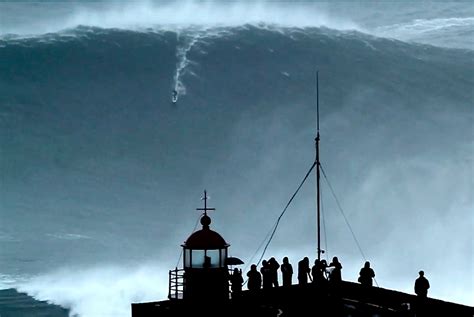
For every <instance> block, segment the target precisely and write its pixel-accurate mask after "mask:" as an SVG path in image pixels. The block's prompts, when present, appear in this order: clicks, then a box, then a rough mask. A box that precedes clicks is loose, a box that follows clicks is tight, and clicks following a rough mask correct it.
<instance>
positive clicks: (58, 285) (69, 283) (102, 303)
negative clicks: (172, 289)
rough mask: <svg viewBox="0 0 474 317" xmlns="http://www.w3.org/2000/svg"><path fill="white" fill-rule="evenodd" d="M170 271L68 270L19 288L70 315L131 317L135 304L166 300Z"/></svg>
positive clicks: (151, 266)
mask: <svg viewBox="0 0 474 317" xmlns="http://www.w3.org/2000/svg"><path fill="white" fill-rule="evenodd" d="M167 280H168V278H167V271H166V270H162V269H161V268H160V267H159V266H158V265H155V264H148V265H142V266H140V267H136V268H134V267H120V266H106V267H96V268H88V269H78V268H68V269H63V270H60V271H56V272H53V273H50V274H44V275H40V276H37V277H34V278H31V279H29V280H28V281H23V282H21V283H19V285H18V286H17V289H18V290H19V291H20V292H25V293H27V294H28V295H30V296H32V297H34V298H36V299H38V300H44V301H48V302H50V303H52V304H56V305H60V306H62V307H65V308H68V309H70V316H79V317H98V316H100V317H108V316H110V317H112V316H113V317H129V316H130V305H131V303H133V302H146V301H156V300H162V299H165V298H166V295H167V287H168V285H167Z"/></svg>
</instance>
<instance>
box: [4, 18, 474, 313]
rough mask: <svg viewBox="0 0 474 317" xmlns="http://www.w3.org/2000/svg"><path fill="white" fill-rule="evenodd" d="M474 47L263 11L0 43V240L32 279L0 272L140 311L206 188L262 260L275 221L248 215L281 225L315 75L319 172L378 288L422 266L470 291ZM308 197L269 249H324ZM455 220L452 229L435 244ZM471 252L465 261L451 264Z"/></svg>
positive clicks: (445, 294) (438, 280)
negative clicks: (197, 24)
mask: <svg viewBox="0 0 474 317" xmlns="http://www.w3.org/2000/svg"><path fill="white" fill-rule="evenodd" d="M473 57H474V52H473V51H470V50H461V49H446V48H438V47H433V46H429V45H423V44H415V43H405V42H401V41H397V40H392V39H385V38H379V37H374V36H371V35H367V34H363V33H360V32H357V31H337V30H332V29H328V28H324V27H322V28H295V27H278V28H275V27H274V26H271V25H270V26H269V25H265V24H264V25H260V26H255V25H246V26H243V27H218V28H210V29H209V28H183V29H181V30H180V31H179V32H176V31H170V30H162V31H160V30H154V29H150V30H141V31H130V30H117V29H103V28H95V27H85V26H82V27H78V28H74V29H71V30H69V31H68V32H66V33H53V34H48V35H44V36H40V37H35V38H25V39H19V38H16V37H12V38H9V39H5V38H4V39H3V40H0V60H1V61H2V62H1V63H0V122H1V124H0V130H1V133H0V142H1V147H0V148H1V150H2V164H1V165H0V172H1V174H2V182H3V184H4V185H5V186H4V188H3V189H2V200H3V202H2V204H3V205H2V208H1V213H2V219H3V220H4V221H3V222H2V224H1V227H0V229H1V234H2V236H5V237H11V239H4V240H3V241H0V243H1V244H2V246H1V247H2V249H3V250H6V251H5V252H6V253H5V254H10V255H11V254H14V255H15V257H1V262H0V263H2V267H6V268H8V267H11V268H13V267H15V268H20V269H22V270H24V271H33V272H34V274H32V275H34V276H36V277H32V278H29V279H28V280H26V281H13V280H11V278H12V277H13V276H15V275H14V271H15V270H14V269H11V270H10V271H11V272H2V273H4V274H5V280H7V279H10V280H8V281H9V282H8V283H7V284H8V287H11V286H12V285H14V286H15V287H16V288H17V289H18V290H19V291H24V292H27V293H28V294H30V295H32V296H34V297H35V298H37V299H39V300H48V301H50V302H51V303H55V304H58V305H61V306H63V307H66V308H69V309H70V310H71V314H78V315H79V316H81V317H91V316H128V313H129V311H128V310H127V308H128V307H129V304H130V303H131V302H132V301H135V300H137V301H141V300H151V299H159V298H163V297H164V296H165V295H166V289H164V288H163V286H165V287H166V283H167V280H166V277H167V274H166V271H167V269H171V268H173V265H174V264H172V263H171V262H172V261H174V260H175V258H174V257H173V258H172V259H171V261H170V260H169V258H170V254H172V255H173V256H174V255H175V254H176V253H178V252H179V243H180V242H181V241H182V240H183V239H185V238H186V236H187V234H189V233H190V231H189V230H190V229H191V228H192V227H193V224H194V221H195V216H196V215H191V216H190V215H189V213H190V212H191V211H192V210H193V209H194V208H195V207H199V206H198V204H199V194H198V193H200V191H201V190H202V188H204V187H207V188H208V190H210V192H211V195H212V198H213V201H212V202H213V204H215V205H216V207H217V208H218V210H219V211H218V212H219V213H216V214H215V218H213V219H215V220H214V222H213V225H214V223H215V226H216V227H217V230H218V231H219V232H221V233H222V234H223V236H224V237H226V239H228V240H229V241H230V243H231V244H232V250H233V251H232V252H234V253H235V254H238V255H239V256H241V257H243V258H246V259H247V260H250V256H251V254H248V250H253V249H254V246H255V244H256V241H255V240H258V241H257V242H260V239H263V237H264V235H265V232H261V231H260V230H261V229H259V228H255V226H254V225H253V224H255V223H260V224H262V226H267V227H268V228H270V227H271V225H272V223H273V217H275V215H277V214H278V213H279V211H280V210H281V207H282V206H283V205H284V203H285V202H286V199H287V198H288V196H289V194H290V192H291V191H292V190H293V188H294V186H295V185H296V184H297V183H298V182H299V180H300V178H301V176H302V175H303V174H304V172H306V167H307V165H308V164H310V163H311V160H312V159H313V148H312V140H313V138H314V128H315V127H314V119H315V118H314V98H315V95H314V84H315V82H314V78H315V71H316V70H319V71H320V76H321V96H320V98H321V109H322V114H321V115H322V117H321V124H322V133H323V143H322V153H323V158H322V159H323V162H324V168H325V170H326V171H328V173H330V174H331V175H332V179H333V181H335V182H334V184H333V185H335V186H334V187H335V188H338V190H339V192H340V193H341V196H342V197H344V199H343V201H344V202H345V205H346V206H350V209H351V211H350V213H349V215H348V216H349V218H350V219H351V221H352V222H353V226H354V228H358V229H359V232H360V234H361V236H362V239H361V242H362V244H363V245H365V246H366V253H367V254H370V256H371V262H372V263H374V266H375V268H376V271H377V277H378V279H379V283H380V284H381V286H384V287H388V288H396V289H401V290H405V291H407V292H411V285H412V280H413V274H412V275H408V276H407V273H406V272H407V271H409V272H411V273H416V272H417V271H418V270H419V265H423V266H425V267H427V268H428V271H429V272H430V281H431V282H432V284H433V285H438V288H434V289H433V291H432V295H433V297H438V298H442V299H447V300H452V301H456V302H465V303H469V301H472V297H471V296H470V295H472V294H473V290H472V284H471V285H469V284H468V282H467V284H466V281H465V278H464V277H463V276H464V275H465V274H469V268H468V267H467V268H466V266H465V263H468V262H469V259H471V261H472V255H471V258H469V254H470V252H469V250H472V239H470V238H469V233H468V232H470V227H469V222H468V221H464V220H463V219H466V218H469V217H470V206H472V203H473V201H472V195H471V194H472V179H473V172H472V160H473V153H472V145H473V140H472V124H473V112H472V100H473V93H472V89H471V88H472V87H473V84H474V78H473V75H472V74H473V71H474V67H473V63H472V60H473ZM175 87H177V88H178V90H179V92H180V94H181V95H180V99H179V103H178V104H177V105H175V106H173V105H172V104H171V103H170V92H171V90H172V89H174V88H175ZM305 193H306V194H307V196H306V197H309V198H301V200H299V201H298V202H296V205H295V207H294V211H293V214H292V216H290V218H289V219H286V221H287V223H288V224H287V225H286V226H285V225H284V226H282V228H281V229H280V233H279V236H278V237H277V238H276V239H275V242H274V244H273V245H272V248H273V252H275V253H278V254H280V253H281V254H283V253H285V252H286V250H292V251H291V252H288V253H291V255H293V257H292V258H291V257H290V259H292V260H293V262H296V261H297V260H298V257H300V256H301V255H302V254H312V252H313V251H314V246H313V244H314V243H313V242H312V241H313V240H314V228H313V227H314V226H313V225H312V224H314V219H313V218H314V215H312V214H313V212H312V210H313V208H314V207H313V205H314V203H313V200H312V194H311V193H312V189H311V188H309V189H307V190H306V191H305ZM325 206H326V207H325V208H326V210H328V211H327V213H329V214H327V215H326V217H327V226H328V228H327V232H328V235H329V236H330V237H332V240H330V241H329V242H328V243H329V251H331V250H332V252H333V253H334V252H337V254H338V255H340V257H342V258H343V261H344V263H345V264H346V265H345V266H344V272H343V276H344V277H346V278H347V279H348V280H351V279H352V280H354V279H355V277H356V275H357V271H358V269H359V267H357V265H358V264H357V263H358V261H359V258H358V255H357V253H356V252H355V250H354V249H355V248H354V246H353V245H352V244H350V243H347V241H349V240H348V236H346V234H345V233H344V230H343V229H341V228H340V223H339V222H338V220H337V217H336V216H331V213H334V212H335V210H336V208H335V206H334V204H333V203H332V204H331V203H330V202H328V203H327V204H325ZM333 211H334V212H333ZM331 217H333V218H331ZM409 219H410V220H409ZM394 224H396V226H394ZM294 227H298V228H301V230H300V232H301V234H300V235H294V234H293V228H294ZM446 227H448V228H452V230H450V232H449V235H450V239H449V240H450V241H456V244H454V245H452V244H451V243H450V241H447V240H446V241H444V240H442V241H437V242H436V243H433V237H434V236H437V235H439V234H445V233H443V232H444V231H445V230H446V229H445V228H446ZM32 228H34V230H32ZM471 235H472V234H471ZM63 237H87V239H64V238H63ZM383 237H385V238H383ZM374 240H375V241H374ZM342 241H345V242H342ZM413 241H417V243H413ZM18 245H21V246H22V247H21V249H18ZM295 246H296V247H295ZM399 248H403V249H404V252H403V254H400V253H399V252H398V249H399ZM440 249H442V250H446V251H445V254H444V257H443V258H440V256H439V250H440ZM387 250H389V251H388V252H387ZM460 254H463V255H466V254H467V255H466V257H465V258H464V259H465V261H464V262H463V261H461V262H459V263H458V262H455V263H453V262H452V261H451V260H452V259H455V258H458V257H459V255H460ZM406 255H408V256H406ZM15 258H16V259H20V258H22V259H24V258H28V259H32V260H31V261H30V260H28V261H23V260H22V261H17V262H15V263H12V261H15V260H14V259H15ZM9 261H10V262H9ZM150 261H151V262H153V261H155V262H159V263H161V264H160V265H155V264H154V263H155V262H153V263H152V264H146V263H150ZM348 263H351V265H347V264H348ZM3 264H5V265H3ZM45 264H47V267H48V268H49V271H47V272H46V271H45V270H44V269H42V268H41V267H42V266H44V265H45ZM77 267H81V269H77ZM446 267H450V268H451V269H452V271H453V273H452V275H450V276H446V275H445V273H446V270H445V268H446ZM87 268H90V269H87ZM452 283H456V285H457V286H458V289H459V291H458V292H457V293H456V292H455V291H453V290H452V287H451V285H452ZM461 285H462V286H461ZM104 303H105V305H104ZM471 304H472V302H471Z"/></svg>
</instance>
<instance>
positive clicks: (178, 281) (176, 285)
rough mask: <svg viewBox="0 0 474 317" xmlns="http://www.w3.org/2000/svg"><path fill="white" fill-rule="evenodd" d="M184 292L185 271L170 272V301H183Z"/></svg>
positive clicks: (176, 269)
mask: <svg viewBox="0 0 474 317" xmlns="http://www.w3.org/2000/svg"><path fill="white" fill-rule="evenodd" d="M183 290H184V269H178V268H175V269H174V270H170V271H169V286H168V299H182V298H183Z"/></svg>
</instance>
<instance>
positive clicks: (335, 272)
mask: <svg viewBox="0 0 474 317" xmlns="http://www.w3.org/2000/svg"><path fill="white" fill-rule="evenodd" d="M329 267H330V268H331V269H332V271H331V273H330V275H329V281H330V282H331V283H332V284H339V283H340V282H341V281H342V273H341V270H342V264H341V263H340V262H339V260H338V258H337V256H335V257H333V258H332V262H331V263H330V264H329Z"/></svg>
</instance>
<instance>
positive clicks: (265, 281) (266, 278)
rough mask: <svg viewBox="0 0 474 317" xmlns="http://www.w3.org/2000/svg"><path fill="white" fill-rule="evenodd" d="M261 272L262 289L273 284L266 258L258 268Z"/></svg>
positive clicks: (268, 287)
mask: <svg viewBox="0 0 474 317" xmlns="http://www.w3.org/2000/svg"><path fill="white" fill-rule="evenodd" d="M260 273H262V287H263V289H264V290H266V289H270V288H272V286H273V283H272V282H273V281H272V269H271V267H270V263H269V262H268V261H267V260H263V261H262V267H261V268H260Z"/></svg>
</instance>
